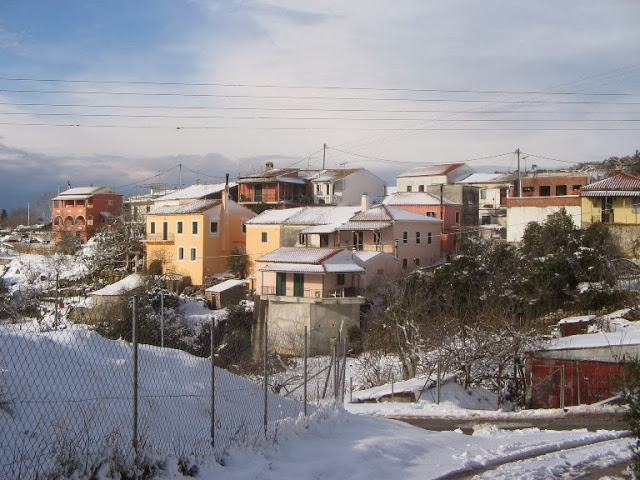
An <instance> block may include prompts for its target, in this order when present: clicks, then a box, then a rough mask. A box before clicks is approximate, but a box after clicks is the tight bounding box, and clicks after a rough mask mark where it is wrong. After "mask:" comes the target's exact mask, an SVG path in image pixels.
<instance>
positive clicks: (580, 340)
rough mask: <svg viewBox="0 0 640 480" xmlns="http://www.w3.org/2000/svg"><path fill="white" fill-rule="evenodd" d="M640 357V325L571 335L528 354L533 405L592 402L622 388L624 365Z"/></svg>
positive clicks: (531, 405)
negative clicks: (612, 330) (639, 326)
mask: <svg viewBox="0 0 640 480" xmlns="http://www.w3.org/2000/svg"><path fill="white" fill-rule="evenodd" d="M639 357H640V329H639V328H637V327H636V328H633V327H631V328H627V329H625V330H622V331H614V332H599V333H591V334H585V335H572V336H568V337H563V338H557V339H554V340H550V341H549V342H547V343H546V344H545V345H544V346H543V348H541V349H540V350H537V351H532V352H529V353H527V355H526V370H527V381H528V385H527V404H528V405H529V407H532V408H562V407H567V406H573V405H590V404H592V403H596V402H599V401H602V400H606V399H608V398H611V397H613V396H615V395H616V394H617V393H618V392H620V391H621V390H622V387H623V384H624V377H625V365H627V364H628V363H629V362H631V361H634V360H635V359H637V358H639Z"/></svg>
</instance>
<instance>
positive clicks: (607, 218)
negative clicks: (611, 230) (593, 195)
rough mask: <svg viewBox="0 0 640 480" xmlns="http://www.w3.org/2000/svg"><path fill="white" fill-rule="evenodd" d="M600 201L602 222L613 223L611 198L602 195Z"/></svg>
mask: <svg viewBox="0 0 640 480" xmlns="http://www.w3.org/2000/svg"><path fill="white" fill-rule="evenodd" d="M601 202H602V203H601V208H602V223H613V199H612V198H609V197H604V198H602V200H601Z"/></svg>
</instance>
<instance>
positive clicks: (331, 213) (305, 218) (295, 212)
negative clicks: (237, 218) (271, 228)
mask: <svg viewBox="0 0 640 480" xmlns="http://www.w3.org/2000/svg"><path fill="white" fill-rule="evenodd" d="M359 211H360V207H353V206H352V207H332V206H324V207H321V206H318V207H296V208H285V209H283V210H266V211H264V212H262V213H261V214H260V215H258V216H257V217H254V218H252V219H251V220H249V221H247V222H246V223H247V224H249V225H270V224H283V225H328V224H336V223H343V222H346V221H348V220H349V219H350V218H351V217H352V216H353V215H354V214H355V213H357V212H359Z"/></svg>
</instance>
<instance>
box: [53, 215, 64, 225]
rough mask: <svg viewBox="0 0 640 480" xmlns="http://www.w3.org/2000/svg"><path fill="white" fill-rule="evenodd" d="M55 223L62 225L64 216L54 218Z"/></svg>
mask: <svg viewBox="0 0 640 480" xmlns="http://www.w3.org/2000/svg"><path fill="white" fill-rule="evenodd" d="M53 224H54V225H62V217H56V218H54V219H53Z"/></svg>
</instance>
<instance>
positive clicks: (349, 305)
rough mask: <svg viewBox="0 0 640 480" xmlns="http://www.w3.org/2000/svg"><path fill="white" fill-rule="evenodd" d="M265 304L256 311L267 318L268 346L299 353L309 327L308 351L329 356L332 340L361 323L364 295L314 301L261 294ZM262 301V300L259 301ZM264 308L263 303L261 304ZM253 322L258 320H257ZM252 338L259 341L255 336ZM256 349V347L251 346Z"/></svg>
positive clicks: (282, 351)
mask: <svg viewBox="0 0 640 480" xmlns="http://www.w3.org/2000/svg"><path fill="white" fill-rule="evenodd" d="M261 300H266V301H267V303H268V305H266V308H261V309H259V311H260V312H261V314H262V315H264V316H265V317H266V321H267V325H268V337H269V349H270V350H273V349H275V350H277V351H279V352H281V353H285V354H292V355H300V354H301V353H302V351H303V348H304V343H303V342H304V327H305V326H307V328H308V329H309V354H310V355H328V354H330V353H331V351H332V350H331V349H332V345H333V342H335V341H336V339H337V338H338V335H339V331H340V327H341V326H342V329H343V330H342V331H343V333H344V335H346V334H347V330H348V328H349V327H350V326H352V325H355V326H359V325H360V305H361V304H362V303H364V299H363V298H336V299H323V300H321V301H320V300H313V299H305V298H288V299H287V300H278V299H273V298H272V297H267V298H266V299H265V297H261ZM261 303H262V302H261ZM263 307H264V305H263ZM256 323H258V324H259V323H260V319H257V321H256ZM254 339H255V341H259V339H258V338H255V337H254ZM254 350H255V351H257V349H254Z"/></svg>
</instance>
